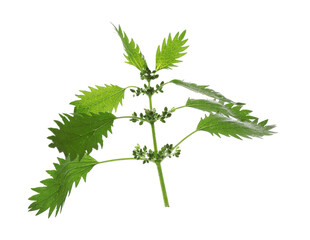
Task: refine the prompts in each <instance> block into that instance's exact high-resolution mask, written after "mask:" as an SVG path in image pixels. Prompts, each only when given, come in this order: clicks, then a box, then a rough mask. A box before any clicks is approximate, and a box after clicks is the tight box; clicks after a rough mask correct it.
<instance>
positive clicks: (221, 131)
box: [197, 114, 275, 139]
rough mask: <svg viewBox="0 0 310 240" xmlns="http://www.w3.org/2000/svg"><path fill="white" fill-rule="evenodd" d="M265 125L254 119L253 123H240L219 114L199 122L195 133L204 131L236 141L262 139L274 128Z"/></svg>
mask: <svg viewBox="0 0 310 240" xmlns="http://www.w3.org/2000/svg"><path fill="white" fill-rule="evenodd" d="M266 123H267V122H266V121H263V122H261V123H258V119H255V120H254V121H253V122H251V121H245V122H242V121H239V120H234V119H231V118H228V117H226V116H223V115H220V114H210V115H209V116H205V118H203V119H201V120H200V122H199V124H198V126H197V131H206V132H209V133H211V134H212V135H213V134H215V135H217V136H219V137H220V135H224V136H227V137H229V136H232V137H235V138H238V139H241V137H245V138H251V137H262V136H268V135H272V134H273V133H274V132H272V131H270V130H271V129H272V128H274V127H275V126H274V125H266Z"/></svg>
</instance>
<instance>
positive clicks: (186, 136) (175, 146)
mask: <svg viewBox="0 0 310 240" xmlns="http://www.w3.org/2000/svg"><path fill="white" fill-rule="evenodd" d="M197 131H198V130H195V131H193V132H191V133H190V134H188V135H187V136H186V137H184V138H183V139H182V140H181V141H180V142H178V143H177V145H175V146H174V148H173V149H172V150H174V149H175V148H177V147H178V146H179V145H180V144H181V143H182V142H184V141H185V140H186V139H187V138H189V137H190V136H192V135H193V134H194V133H195V132H197Z"/></svg>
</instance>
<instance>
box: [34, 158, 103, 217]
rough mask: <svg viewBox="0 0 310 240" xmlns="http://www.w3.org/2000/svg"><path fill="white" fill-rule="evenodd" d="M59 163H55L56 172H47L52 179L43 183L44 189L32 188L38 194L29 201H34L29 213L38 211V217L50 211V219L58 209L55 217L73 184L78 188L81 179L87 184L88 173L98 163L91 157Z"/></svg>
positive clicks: (60, 160) (65, 160)
mask: <svg viewBox="0 0 310 240" xmlns="http://www.w3.org/2000/svg"><path fill="white" fill-rule="evenodd" d="M58 161H59V163H54V166H55V170H48V171H46V172H47V173H48V174H49V175H51V177H52V178H48V179H45V180H43V181H41V183H42V184H44V185H45V186H44V187H37V188H32V190H33V191H35V192H37V193H38V194H36V195H33V196H32V197H30V198H29V200H31V201H33V202H32V203H31V204H30V206H29V211H36V210H38V212H37V214H36V215H39V214H41V213H42V212H44V211H46V210H48V209H49V213H48V217H50V216H51V215H52V213H53V211H54V210H55V209H56V213H55V216H57V214H58V212H59V210H60V211H61V210H62V207H63V205H64V203H65V200H66V197H67V196H68V195H70V193H71V189H72V186H73V184H74V183H75V187H77V186H78V184H79V182H80V180H81V178H83V179H84V181H85V182H86V175H87V173H88V172H89V171H90V170H91V169H92V168H93V166H95V165H96V164H97V163H98V162H97V161H96V160H95V159H94V158H92V157H91V156H88V155H85V156H84V157H83V158H82V159H81V160H80V161H79V160H78V159H74V160H73V161H71V159H69V158H67V159H61V158H58Z"/></svg>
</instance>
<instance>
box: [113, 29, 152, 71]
mask: <svg viewBox="0 0 310 240" xmlns="http://www.w3.org/2000/svg"><path fill="white" fill-rule="evenodd" d="M113 26H114V25H113ZM114 28H115V30H116V32H117V33H118V35H119V37H120V38H121V40H122V43H123V46H124V49H125V51H126V53H127V55H125V58H126V59H127V62H126V63H128V64H130V65H133V66H135V67H137V68H138V69H139V70H140V71H142V70H143V69H144V68H147V64H146V61H145V59H144V56H143V54H142V53H141V51H140V48H139V46H138V45H136V44H135V42H134V41H133V39H131V40H130V41H129V38H128V37H127V35H126V33H125V32H123V31H122V28H121V26H119V27H118V29H117V28H116V27H115V26H114Z"/></svg>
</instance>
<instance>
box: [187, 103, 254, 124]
mask: <svg viewBox="0 0 310 240" xmlns="http://www.w3.org/2000/svg"><path fill="white" fill-rule="evenodd" d="M185 106H186V107H192V108H196V109H199V110H202V111H207V112H210V113H221V114H223V115H225V116H227V117H234V118H236V119H238V120H240V121H250V120H251V119H256V117H253V116H250V115H249V114H250V113H251V112H252V111H250V110H241V107H242V106H239V105H237V106H236V105H234V104H232V103H228V104H223V103H221V102H218V101H214V100H206V99H190V98H189V99H188V100H187V102H186V105H185Z"/></svg>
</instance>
